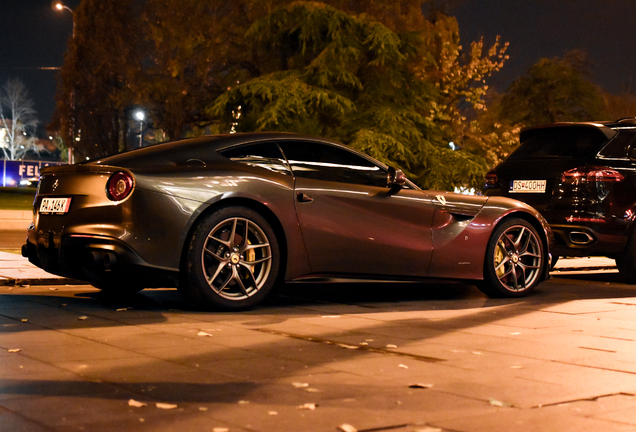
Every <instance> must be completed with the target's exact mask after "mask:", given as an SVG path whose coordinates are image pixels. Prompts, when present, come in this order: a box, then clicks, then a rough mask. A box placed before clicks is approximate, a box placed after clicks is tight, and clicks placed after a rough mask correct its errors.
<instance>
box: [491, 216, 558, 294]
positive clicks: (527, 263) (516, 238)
mask: <svg viewBox="0 0 636 432" xmlns="http://www.w3.org/2000/svg"><path fill="white" fill-rule="evenodd" d="M544 255H545V254H544V249H543V244H542V242H541V239H540V237H539V234H538V233H537V230H536V229H535V228H534V227H533V226H532V225H531V224H530V223H529V222H527V221H525V220H523V219H511V220H508V221H506V222H504V223H502V224H501V225H500V226H499V227H497V229H495V231H494V232H493V234H492V237H491V238H490V241H489V242H488V247H487V248H486V260H485V263H484V280H483V281H482V282H481V283H480V284H479V289H480V290H481V291H482V292H484V293H485V294H486V295H489V296H492V297H522V296H524V295H526V294H528V293H529V292H530V291H532V290H533V289H534V288H535V287H536V286H537V285H538V284H539V282H540V281H541V272H542V270H543V266H544V260H545V259H546V258H545V256H544Z"/></svg>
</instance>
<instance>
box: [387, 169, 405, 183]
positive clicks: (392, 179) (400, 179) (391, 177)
mask: <svg viewBox="0 0 636 432" xmlns="http://www.w3.org/2000/svg"><path fill="white" fill-rule="evenodd" d="M386 180H387V186H389V187H394V186H400V187H402V186H404V185H405V184H406V176H405V175H404V172H402V170H401V169H396V168H393V167H389V170H388V171H387V175H386Z"/></svg>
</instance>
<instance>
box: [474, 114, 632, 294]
mask: <svg viewBox="0 0 636 432" xmlns="http://www.w3.org/2000/svg"><path fill="white" fill-rule="evenodd" d="M635 137H636V119H634V118H629V119H621V120H617V121H614V122H589V123H557V124H552V125H547V126H538V127H531V128H527V129H524V130H522V131H521V133H520V145H519V147H518V148H517V149H516V150H515V151H513V152H512V153H511V154H510V155H509V156H508V157H507V158H506V159H505V160H504V161H503V162H502V163H500V164H499V165H498V166H497V167H495V168H494V169H493V170H491V171H490V172H489V173H488V174H487V175H486V177H485V191H486V195H489V196H495V195H496V196H505V197H510V198H516V199H518V200H521V201H523V202H525V203H527V204H529V205H531V206H532V207H534V208H535V209H537V210H538V211H539V212H540V213H541V214H542V215H543V216H544V217H545V218H546V220H547V221H548V223H549V224H550V227H551V228H552V231H553V234H554V237H555V244H554V247H553V249H552V251H553V256H554V257H559V256H562V257H563V256H577V257H582V256H607V257H610V258H613V259H615V260H616V264H617V266H618V269H619V271H620V272H621V274H623V275H624V276H625V277H626V278H627V279H628V280H629V281H630V282H636V238H635V237H636V233H635V232H634V217H635V212H636V140H635Z"/></svg>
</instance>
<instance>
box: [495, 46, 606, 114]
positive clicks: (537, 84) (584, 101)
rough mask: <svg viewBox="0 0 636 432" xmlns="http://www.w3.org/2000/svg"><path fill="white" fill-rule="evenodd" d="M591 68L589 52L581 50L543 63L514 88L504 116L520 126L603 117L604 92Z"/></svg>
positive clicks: (504, 103) (506, 99)
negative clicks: (592, 79)
mask: <svg viewBox="0 0 636 432" xmlns="http://www.w3.org/2000/svg"><path fill="white" fill-rule="evenodd" d="M588 67H589V64H588V62H587V59H586V55H585V53H583V52H581V51H578V50H575V51H571V52H569V53H567V54H566V55H565V56H564V58H559V57H555V58H552V59H545V58H544V59H541V60H539V62H537V63H536V64H534V65H533V66H531V67H530V68H529V69H528V71H527V72H526V74H525V75H523V76H522V77H520V78H518V79H517V80H515V81H514V82H513V83H512V84H511V85H510V87H509V88H508V90H507V92H506V94H505V95H504V97H503V99H502V107H501V108H502V115H503V116H505V117H506V118H508V119H509V120H510V122H511V123H512V124H516V125H520V126H534V125H539V124H548V123H555V122H562V121H590V120H598V119H599V118H602V117H603V114H604V110H603V108H604V100H603V93H602V91H601V89H600V88H599V87H598V86H596V85H595V84H594V83H593V82H592V81H591V80H590V78H589V74H588V72H587V70H588Z"/></svg>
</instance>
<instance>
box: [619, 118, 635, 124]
mask: <svg viewBox="0 0 636 432" xmlns="http://www.w3.org/2000/svg"><path fill="white" fill-rule="evenodd" d="M614 123H629V124H636V117H624V118H622V119H618V120H616V121H615V122H614Z"/></svg>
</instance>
